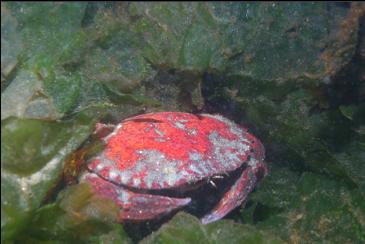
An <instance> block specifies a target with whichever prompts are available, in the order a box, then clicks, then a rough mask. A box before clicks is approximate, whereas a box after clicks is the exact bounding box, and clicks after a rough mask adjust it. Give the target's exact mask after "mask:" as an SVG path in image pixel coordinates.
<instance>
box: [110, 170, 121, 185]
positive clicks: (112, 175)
mask: <svg viewBox="0 0 365 244" xmlns="http://www.w3.org/2000/svg"><path fill="white" fill-rule="evenodd" d="M118 175H119V173H118V171H116V170H110V172H109V179H110V180H111V181H113V182H115V180H116V178H117V177H118Z"/></svg>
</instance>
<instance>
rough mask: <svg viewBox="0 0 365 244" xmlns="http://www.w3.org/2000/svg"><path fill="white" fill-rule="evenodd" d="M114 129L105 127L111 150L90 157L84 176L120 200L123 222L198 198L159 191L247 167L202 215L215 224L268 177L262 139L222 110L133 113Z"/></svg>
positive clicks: (98, 189)
mask: <svg viewBox="0 0 365 244" xmlns="http://www.w3.org/2000/svg"><path fill="white" fill-rule="evenodd" d="M106 128H108V127H107V126H105V125H101V124H99V126H98V128H97V131H96V133H98V134H100V135H101V136H102V137H103V138H102V140H103V141H104V142H105V149H104V150H103V151H102V152H101V153H99V154H98V155H97V156H96V157H94V158H93V159H92V160H91V161H90V163H89V164H88V170H89V172H87V173H85V174H84V175H83V176H82V177H81V181H88V182H89V183H90V184H91V186H92V187H93V189H94V191H95V192H96V193H97V194H99V195H101V196H104V197H107V198H111V199H112V200H113V201H115V203H116V204H117V205H118V206H119V207H120V213H119V216H118V219H119V220H120V221H124V220H131V221H137V220H149V219H154V218H157V217H160V216H162V215H164V214H167V213H169V212H171V211H172V210H175V209H178V208H180V207H183V206H185V205H188V204H189V203H190V201H191V198H189V197H182V198H178V197H170V196H165V195H159V194H154V193H153V191H155V190H164V189H179V188H181V187H186V186H191V185H194V184H196V183H198V182H207V179H208V181H209V179H213V178H214V177H221V176H222V175H224V174H226V175H229V174H228V173H229V172H232V171H235V170H237V169H238V168H243V170H242V171H241V172H242V173H240V175H239V177H237V179H236V180H235V182H234V183H233V185H232V186H230V188H229V189H228V190H227V191H226V192H225V193H224V194H223V197H222V198H221V199H220V200H219V201H218V203H217V204H216V206H215V207H214V208H213V209H212V210H211V211H210V212H209V213H208V214H206V215H205V216H204V217H203V218H202V219H201V220H202V222H203V223H204V224H207V223H210V222H213V221H216V220H218V219H221V218H222V217H224V216H225V215H226V214H227V213H229V212H230V211H231V210H233V209H234V208H236V207H237V206H239V205H241V204H242V203H243V202H245V201H246V199H247V196H248V194H249V193H250V192H251V191H252V190H253V188H254V187H255V185H256V184H257V182H258V181H259V180H260V179H261V178H262V177H263V176H265V175H266V174H267V167H266V165H265V163H264V147H263V145H262V144H261V142H260V141H259V140H258V139H257V138H256V137H254V136H253V135H252V134H250V133H248V132H247V130H246V129H244V128H241V127H239V126H238V125H236V124H235V123H233V122H231V121H230V120H228V119H226V118H224V117H222V116H219V115H209V114H201V115H193V114H188V113H182V112H159V113H149V114H143V115H139V116H135V117H132V118H128V119H126V120H124V121H122V122H121V123H119V124H118V125H116V126H115V127H113V129H111V130H110V131H109V132H108V133H106V132H107V130H106ZM109 128H110V127H109Z"/></svg>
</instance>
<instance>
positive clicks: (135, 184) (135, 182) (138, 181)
mask: <svg viewBox="0 0 365 244" xmlns="http://www.w3.org/2000/svg"><path fill="white" fill-rule="evenodd" d="M140 184H141V179H139V178H134V179H133V185H134V186H136V187H138V186H139V185H140Z"/></svg>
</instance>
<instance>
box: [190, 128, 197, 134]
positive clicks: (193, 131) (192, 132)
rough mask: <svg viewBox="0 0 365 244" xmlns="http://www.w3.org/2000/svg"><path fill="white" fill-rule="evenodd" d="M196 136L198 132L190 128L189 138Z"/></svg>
mask: <svg viewBox="0 0 365 244" xmlns="http://www.w3.org/2000/svg"><path fill="white" fill-rule="evenodd" d="M197 134H198V130H197V129H196V128H192V129H190V130H189V131H188V135H189V136H196V135H197Z"/></svg>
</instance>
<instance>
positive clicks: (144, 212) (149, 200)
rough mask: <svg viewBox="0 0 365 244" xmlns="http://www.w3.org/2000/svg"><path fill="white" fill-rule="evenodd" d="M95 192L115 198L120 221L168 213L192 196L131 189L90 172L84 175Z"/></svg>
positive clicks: (143, 218) (188, 200)
mask: <svg viewBox="0 0 365 244" xmlns="http://www.w3.org/2000/svg"><path fill="white" fill-rule="evenodd" d="M82 181H86V182H88V183H89V184H90V185H91V186H92V188H93V189H94V191H95V193H96V194H98V195H100V196H102V197H106V198H109V199H113V200H114V201H115V202H116V203H117V205H118V206H119V207H120V212H119V216H118V221H119V222H122V221H124V220H134V221H138V220H147V219H154V218H156V217H159V216H162V215H164V214H167V213H169V212H171V211H173V210H175V209H178V208H180V207H183V206H185V205H187V204H188V203H190V201H191V199H190V198H172V197H165V196H158V195H152V194H141V193H135V192H132V191H129V190H127V189H125V188H123V187H121V186H118V185H115V184H113V183H111V182H109V181H106V180H104V179H102V178H100V177H99V176H97V175H96V174H93V173H88V174H86V175H85V176H83V177H82Z"/></svg>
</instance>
